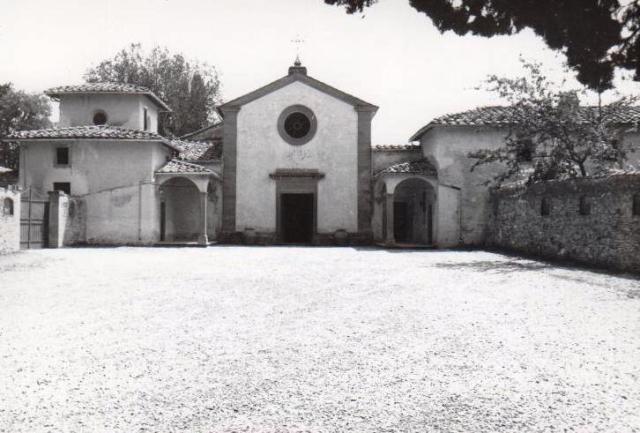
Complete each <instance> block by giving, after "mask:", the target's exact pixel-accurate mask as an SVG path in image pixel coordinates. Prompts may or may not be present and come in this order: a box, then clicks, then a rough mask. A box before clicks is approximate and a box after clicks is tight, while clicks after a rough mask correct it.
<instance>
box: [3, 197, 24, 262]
mask: <svg viewBox="0 0 640 433" xmlns="http://www.w3.org/2000/svg"><path fill="white" fill-rule="evenodd" d="M19 249H20V192H19V191H18V190H17V189H14V188H12V187H7V188H2V187H0V254H6V253H11V252H15V251H18V250H19Z"/></svg>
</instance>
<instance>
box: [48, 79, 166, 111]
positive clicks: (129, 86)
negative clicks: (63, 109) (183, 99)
mask: <svg viewBox="0 0 640 433" xmlns="http://www.w3.org/2000/svg"><path fill="white" fill-rule="evenodd" d="M74 93H78V94H81V93H122V94H127V93H129V94H141V95H145V96H147V97H148V98H149V99H151V100H152V101H153V102H154V103H155V104H156V105H158V106H159V107H161V108H163V109H165V110H168V111H171V108H169V106H168V105H167V104H166V103H165V102H164V101H163V100H162V99H160V97H159V96H158V95H156V94H155V92H154V91H153V90H151V88H149V87H146V86H143V85H140V84H135V83H120V82H117V81H101V82H94V83H91V82H85V83H81V84H66V85H62V86H56V87H51V88H49V89H47V90H45V91H44V94H45V95H47V96H49V97H50V98H57V97H59V96H60V95H65V94H74Z"/></svg>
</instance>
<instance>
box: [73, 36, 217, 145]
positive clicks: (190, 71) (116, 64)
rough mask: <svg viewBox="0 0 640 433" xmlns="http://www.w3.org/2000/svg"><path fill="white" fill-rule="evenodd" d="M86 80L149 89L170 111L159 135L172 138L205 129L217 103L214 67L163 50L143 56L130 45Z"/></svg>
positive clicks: (161, 48)
mask: <svg viewBox="0 0 640 433" xmlns="http://www.w3.org/2000/svg"><path fill="white" fill-rule="evenodd" d="M85 79H86V80H87V81H88V82H101V81H108V82H117V83H130V84H137V85H140V86H144V87H147V88H149V89H150V90H151V91H152V92H154V93H155V94H156V95H158V96H159V97H160V98H161V99H162V100H163V101H165V102H166V103H167V104H168V105H169V107H171V109H172V110H173V112H172V113H171V114H170V115H169V116H163V117H162V122H161V125H160V132H161V133H164V134H167V135H172V136H178V137H179V136H181V135H184V134H187V133H189V132H193V131H195V130H197V129H200V128H203V127H205V126H207V124H208V123H209V122H211V121H213V120H214V119H215V106H216V104H218V103H219V102H220V80H219V79H218V74H217V71H216V69H215V68H214V67H213V66H209V65H207V64H205V63H199V62H197V61H189V60H187V59H186V58H185V57H184V56H183V55H182V54H176V53H171V52H169V50H168V49H167V48H163V47H154V48H153V49H152V50H151V51H150V52H149V53H145V52H143V50H142V47H141V45H140V44H131V45H130V46H129V47H128V48H127V49H123V50H121V51H120V52H118V53H117V54H116V55H115V56H114V57H113V59H110V60H105V61H103V62H101V63H100V64H98V65H97V66H96V67H93V68H90V69H89V70H88V71H87V73H86V74H85Z"/></svg>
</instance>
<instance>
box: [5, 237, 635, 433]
mask: <svg viewBox="0 0 640 433" xmlns="http://www.w3.org/2000/svg"><path fill="white" fill-rule="evenodd" d="M639 379H640V281H639V280H635V279H632V278H625V277H623V276H610V275H606V274H601V273H594V272H589V271H586V270H575V269H567V268H558V267H554V266H551V265H548V264H545V263H541V262H534V261H528V260H519V259H515V258H512V257H507V256H502V255H498V254H492V253H485V252H451V251H385V250H377V249H352V248H284V247H282V248H277V247H276V248H243V247H210V248H207V249H200V248H178V249H169V248H155V249H154V248H114V249H108V248H104V249H63V250H41V251H29V252H22V253H19V254H16V255H13V256H0V431H2V432H8V433H9V432H10V433H19V432H29V433H40V432H100V433H109V432H122V433H137V432H159V433H163V432H194V433H206V432H211V433H214V432H215V433H218V432H260V433H263V432H314V433H315V432H344V431H348V432H359V433H360V432H565V431H570V432H598V433H601V432H612V433H624V432H640V411H639V410H638V409H639V407H640V406H639V402H640V382H639Z"/></svg>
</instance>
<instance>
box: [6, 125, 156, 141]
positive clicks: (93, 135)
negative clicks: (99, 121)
mask: <svg viewBox="0 0 640 433" xmlns="http://www.w3.org/2000/svg"><path fill="white" fill-rule="evenodd" d="M7 138H8V139H13V140H39V139H60V138H69V139H72V138H89V139H107V140H143V141H144V140H150V141H163V142H164V141H166V139H165V138H164V137H163V136H161V135H159V134H156V133H153V132H148V131H140V130H137V129H128V128H120V127H117V126H109V125H102V126H93V125H92V126H69V127H64V128H50V129H34V130H29V131H16V132H14V133H13V134H10V135H9V136H8V137H7Z"/></svg>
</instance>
